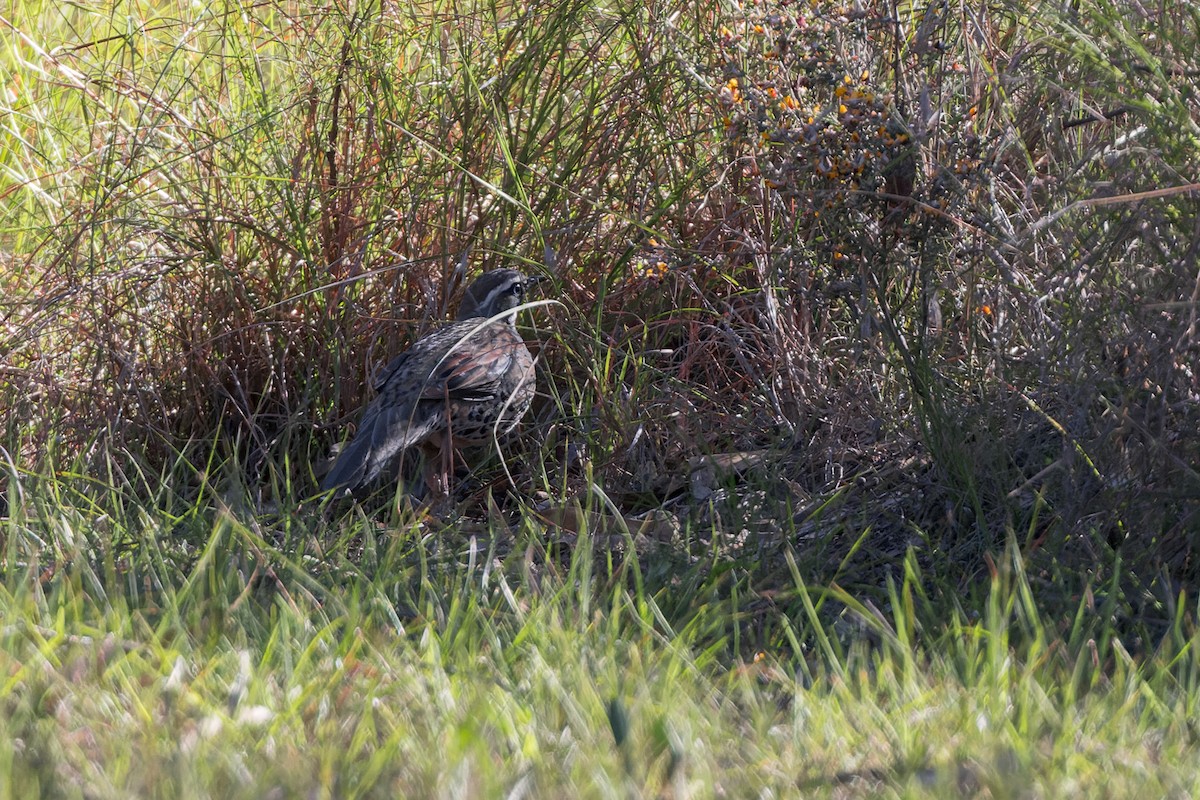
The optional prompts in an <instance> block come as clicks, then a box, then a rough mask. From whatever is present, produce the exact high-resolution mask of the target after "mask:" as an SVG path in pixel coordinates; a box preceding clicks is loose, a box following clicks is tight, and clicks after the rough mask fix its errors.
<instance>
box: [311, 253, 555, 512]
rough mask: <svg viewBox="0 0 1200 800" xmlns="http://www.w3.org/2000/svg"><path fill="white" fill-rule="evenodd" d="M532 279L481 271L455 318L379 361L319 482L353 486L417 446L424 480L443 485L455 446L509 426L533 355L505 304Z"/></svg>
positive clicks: (519, 296)
mask: <svg viewBox="0 0 1200 800" xmlns="http://www.w3.org/2000/svg"><path fill="white" fill-rule="evenodd" d="M539 280H541V278H538V277H533V278H527V277H525V276H524V275H522V274H521V273H519V272H517V271H516V270H511V269H500V270H495V271H493V272H487V273H484V274H483V275H482V276H481V277H480V278H479V279H478V280H476V281H475V282H474V283H472V284H471V285H470V286H469V287H468V288H467V291H466V294H465V295H464V297H463V301H462V304H461V305H460V306H459V310H458V319H457V320H456V321H455V322H452V323H450V324H448V325H446V326H445V327H442V328H440V329H438V330H436V331H434V332H433V333H431V334H429V335H428V336H425V337H423V338H421V339H419V340H417V342H416V343H415V344H414V345H413V346H412V347H410V348H409V349H408V350H406V351H405V352H403V353H401V354H400V355H399V356H397V357H396V358H395V359H393V360H392V362H391V363H390V364H388V365H387V366H386V367H384V368H383V370H382V371H380V373H379V374H378V376H376V379H375V385H374V388H375V391H376V392H377V393H378V394H377V395H376V397H375V399H374V400H372V401H371V403H370V404H369V405H368V406H367V408H366V410H365V411H364V412H363V415H362V420H361V421H360V422H359V424H358V431H357V432H356V433H355V436H354V439H353V440H352V441H351V442H350V443H349V444H348V445H346V446H345V447H344V448H343V449H342V452H341V453H340V454H339V455H338V458H337V462H336V463H335V464H334V465H333V468H332V469H331V470H330V471H329V473H328V474H327V475H326V476H325V478H324V480H323V481H322V482H321V489H322V490H323V491H328V490H330V489H338V490H339V493H340V492H342V491H344V490H350V491H351V492H357V491H358V490H360V489H363V488H365V487H367V486H368V485H369V484H371V483H372V482H374V481H375V480H376V479H377V478H379V476H380V475H382V474H385V473H390V472H391V471H392V470H393V469H394V468H395V467H396V465H397V464H398V463H399V461H400V459H401V457H402V456H403V454H404V451H405V450H407V449H408V448H410V447H419V448H420V449H421V451H422V453H423V454H424V456H425V465H426V473H425V480H426V483H427V484H428V485H429V488H430V489H431V490H433V491H435V492H444V491H445V489H446V487H445V478H446V475H447V473H448V472H449V469H450V466H451V461H452V458H453V453H454V449H455V448H458V447H464V446H468V445H481V444H486V443H487V442H490V441H492V440H493V437H495V436H498V435H502V434H505V433H507V432H508V431H510V430H512V428H513V427H514V426H515V425H516V424H517V422H518V421H519V420H520V419H521V417H523V416H524V415H525V412H526V411H528V410H529V404H530V403H531V402H532V400H533V393H534V378H533V356H531V355H530V353H529V349H528V348H527V347H526V346H525V342H524V341H522V340H521V337H520V336H519V335H518V334H517V329H516V319H517V314H516V311H513V309H515V308H516V307H517V306H519V305H520V304H521V303H522V302H523V301H524V298H525V292H526V290H527V289H529V288H530V287H531V286H533V285H534V284H535V283H537V282H538V281H539ZM505 312H510V313H508V314H505ZM439 476H440V479H441V480H440V481H439V480H438V478H439Z"/></svg>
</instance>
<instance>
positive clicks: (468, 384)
mask: <svg viewBox="0 0 1200 800" xmlns="http://www.w3.org/2000/svg"><path fill="white" fill-rule="evenodd" d="M435 336H436V337H437V339H438V341H437V342H436V346H434V347H432V348H431V349H432V350H433V351H435V352H436V357H432V356H433V355H434V352H431V353H430V356H431V358H429V359H428V362H427V363H428V364H429V366H428V367H427V369H428V373H426V374H413V375H412V376H411V378H410V379H411V380H413V381H419V382H420V384H421V389H420V395H419V396H420V398H421V399H422V400H445V399H447V398H449V399H454V400H470V401H483V400H490V399H492V398H494V397H495V396H496V394H497V393H498V391H499V387H500V384H501V382H502V381H503V379H504V377H505V376H506V375H507V374H508V373H509V370H511V369H512V367H513V364H514V361H515V359H517V358H518V354H519V353H520V352H521V349H522V348H523V347H524V344H525V343H524V342H523V341H521V337H520V336H518V335H517V332H516V331H515V330H513V328H512V326H510V325H506V324H505V323H502V322H493V323H491V324H489V325H484V326H483V327H480V325H479V320H463V321H461V322H456V323H454V324H453V325H450V326H448V327H447V328H444V329H442V330H440V331H438V332H437V334H435ZM432 338H433V337H430V339H432ZM425 341H429V340H428V339H427V340H422V342H419V343H418V344H423V343H424V342H425ZM431 344H433V343H431ZM415 349H416V348H414V350H415ZM410 352H412V351H410Z"/></svg>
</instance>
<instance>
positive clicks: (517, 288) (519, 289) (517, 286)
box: [512, 281, 525, 297]
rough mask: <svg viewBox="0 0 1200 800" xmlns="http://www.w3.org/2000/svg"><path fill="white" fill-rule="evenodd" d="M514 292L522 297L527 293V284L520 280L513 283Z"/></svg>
mask: <svg viewBox="0 0 1200 800" xmlns="http://www.w3.org/2000/svg"><path fill="white" fill-rule="evenodd" d="M512 293H513V294H514V295H516V296H517V297H522V296H524V294H525V284H524V283H521V282H520V281H518V282H517V283H514V284H513V288H512Z"/></svg>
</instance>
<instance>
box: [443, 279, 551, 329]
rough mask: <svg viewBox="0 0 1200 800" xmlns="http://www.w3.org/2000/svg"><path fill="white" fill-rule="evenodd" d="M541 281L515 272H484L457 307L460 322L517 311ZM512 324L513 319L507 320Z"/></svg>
mask: <svg viewBox="0 0 1200 800" xmlns="http://www.w3.org/2000/svg"><path fill="white" fill-rule="evenodd" d="M541 280H542V277H541V276H540V275H534V276H532V277H527V276H525V275H522V274H521V273H519V272H517V271H516V270H515V269H497V270H492V271H491V272H485V273H483V274H482V275H480V276H479V278H478V279H476V281H475V282H474V283H472V284H471V285H470V286H468V287H467V292H466V294H464V295H463V299H462V304H461V305H459V307H458V318H459V319H471V318H473V317H494V316H496V315H498V314H503V313H504V312H505V311H508V310H510V309H513V308H516V307H517V306H519V305H521V303H524V302H525V295H526V294H527V293H528V291H529V290H530V289H531V288H533V287H534V286H536V285H537V284H538V283H539V282H540V281H541ZM508 319H509V321H510V322H513V323H514V324H515V322H516V315H515V314H513V315H511V316H510V317H509V318H508Z"/></svg>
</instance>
